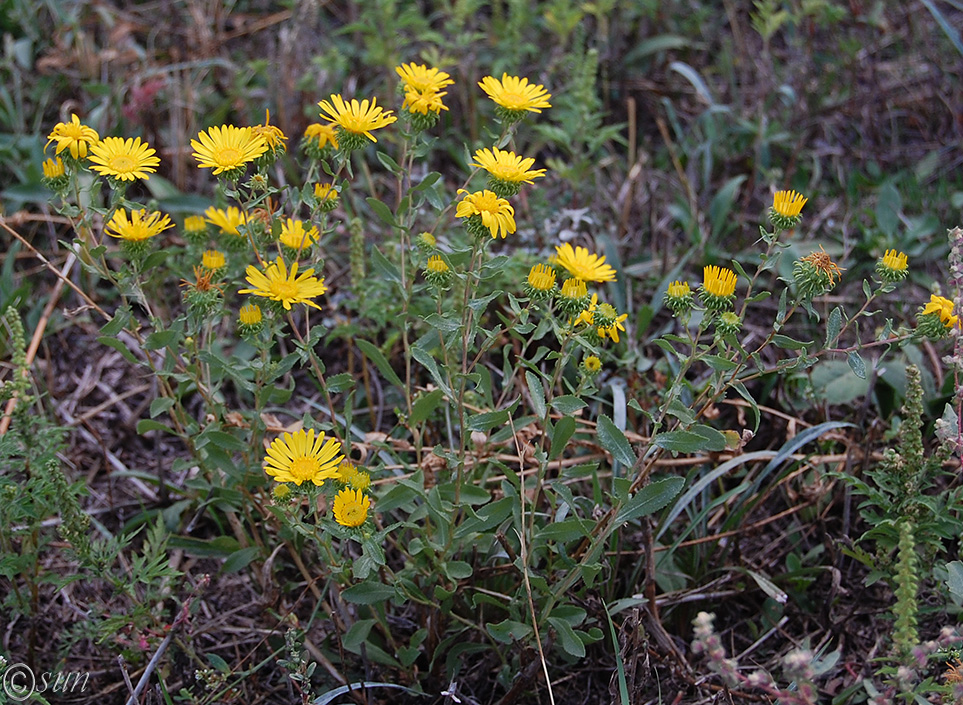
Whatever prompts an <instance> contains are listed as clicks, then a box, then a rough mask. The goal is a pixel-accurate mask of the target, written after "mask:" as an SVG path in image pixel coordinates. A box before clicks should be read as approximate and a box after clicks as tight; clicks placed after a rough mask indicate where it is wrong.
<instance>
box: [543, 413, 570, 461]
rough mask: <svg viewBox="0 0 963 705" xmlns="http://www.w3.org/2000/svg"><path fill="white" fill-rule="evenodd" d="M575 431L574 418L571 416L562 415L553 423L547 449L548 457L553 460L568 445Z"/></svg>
mask: <svg viewBox="0 0 963 705" xmlns="http://www.w3.org/2000/svg"><path fill="white" fill-rule="evenodd" d="M574 433H575V419H573V418H572V417H571V416H563V417H562V418H560V419H559V420H558V423H556V424H555V428H554V430H553V431H552V446H551V448H550V449H549V451H548V459H549V460H554V459H555V458H557V457H558V456H559V455H561V453H562V451H563V450H565V446H567V445H568V442H569V439H570V438H571V437H572V434H574Z"/></svg>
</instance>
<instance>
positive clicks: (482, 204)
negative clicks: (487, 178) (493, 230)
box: [475, 191, 500, 215]
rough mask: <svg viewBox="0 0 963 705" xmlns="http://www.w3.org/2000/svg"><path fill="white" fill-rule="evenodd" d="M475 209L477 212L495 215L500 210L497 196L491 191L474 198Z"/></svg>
mask: <svg viewBox="0 0 963 705" xmlns="http://www.w3.org/2000/svg"><path fill="white" fill-rule="evenodd" d="M475 208H476V209H477V210H479V211H488V212H489V213H495V214H496V215H497V214H498V213H499V210H500V209H499V207H498V196H496V195H495V194H494V193H493V192H491V191H489V192H486V193H482V194H480V195H477V196H476V197H475Z"/></svg>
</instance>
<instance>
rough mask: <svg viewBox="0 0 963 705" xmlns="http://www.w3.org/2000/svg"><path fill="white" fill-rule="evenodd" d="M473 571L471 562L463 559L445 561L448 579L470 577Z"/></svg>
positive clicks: (456, 579)
mask: <svg viewBox="0 0 963 705" xmlns="http://www.w3.org/2000/svg"><path fill="white" fill-rule="evenodd" d="M474 572H475V571H474V569H472V567H471V563H466V562H465V561H448V562H447V563H445V574H446V575H447V576H448V579H449V580H452V581H458V580H465V579H467V578H470V577H471V576H472V573H474Z"/></svg>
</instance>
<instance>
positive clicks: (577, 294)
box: [556, 277, 589, 323]
mask: <svg viewBox="0 0 963 705" xmlns="http://www.w3.org/2000/svg"><path fill="white" fill-rule="evenodd" d="M556 303H557V306H558V310H559V311H560V312H561V313H563V314H565V315H568V316H577V315H579V314H580V313H581V312H582V311H584V310H585V309H586V308H588V305H589V297H588V287H586V286H585V282H584V281H582V280H581V279H577V278H575V277H573V278H571V279H566V280H565V281H564V282H562V288H561V290H560V291H559V293H558V296H557V297H556ZM569 322H570V323H571V321H569Z"/></svg>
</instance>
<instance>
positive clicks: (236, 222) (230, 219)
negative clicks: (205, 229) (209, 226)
mask: <svg viewBox="0 0 963 705" xmlns="http://www.w3.org/2000/svg"><path fill="white" fill-rule="evenodd" d="M204 215H206V216H207V222H209V223H213V224H214V225H216V226H217V227H219V228H220V229H221V232H222V233H226V234H228V235H237V236H238V237H241V236H242V235H241V231H240V230H238V228H239V227H240V226H242V225H246V224H247V217H246V216H245V215H244V213H243V212H242V211H241V209H240V208H237V207H235V206H229V207H228V208H227V209H226V210H224V209H221V208H215V207H214V206H211V207H210V208H208V209H207V210H206V211H204Z"/></svg>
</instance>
